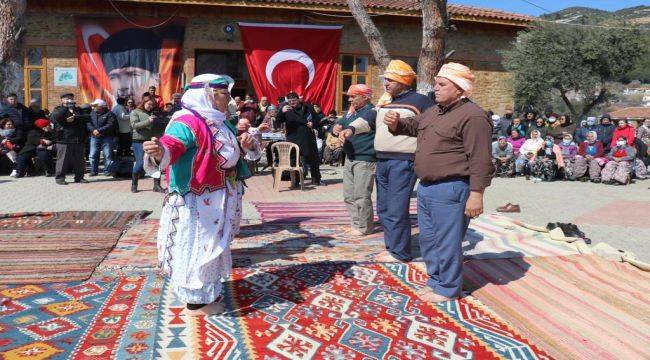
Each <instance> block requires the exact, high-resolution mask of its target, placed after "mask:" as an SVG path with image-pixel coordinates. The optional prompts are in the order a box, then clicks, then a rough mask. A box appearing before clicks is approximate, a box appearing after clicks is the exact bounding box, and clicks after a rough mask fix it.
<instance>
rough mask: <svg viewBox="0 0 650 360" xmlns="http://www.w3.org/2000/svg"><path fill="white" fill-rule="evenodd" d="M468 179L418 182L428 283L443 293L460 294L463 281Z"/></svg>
mask: <svg viewBox="0 0 650 360" xmlns="http://www.w3.org/2000/svg"><path fill="white" fill-rule="evenodd" d="M468 197H469V181H468V180H466V179H456V180H446V181H439V182H434V183H427V182H423V181H420V184H419V185H418V226H419V227H420V235H419V236H418V238H419V240H420V251H421V252H422V259H424V263H425V265H426V267H427V275H429V280H428V281H427V286H429V287H430V288H432V289H433V291H434V292H435V293H436V294H438V295H442V296H446V297H448V298H453V297H457V296H460V292H461V287H462V285H463V249H462V247H463V246H462V242H463V239H464V238H465V233H467V227H468V226H469V218H468V217H467V216H466V215H465V206H466V204H467V198H468Z"/></svg>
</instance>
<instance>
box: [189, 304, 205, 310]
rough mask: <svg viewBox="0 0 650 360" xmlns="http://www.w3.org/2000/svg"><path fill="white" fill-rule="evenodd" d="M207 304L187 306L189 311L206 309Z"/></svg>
mask: <svg viewBox="0 0 650 360" xmlns="http://www.w3.org/2000/svg"><path fill="white" fill-rule="evenodd" d="M205 305H207V304H187V305H185V306H186V307H187V310H198V309H200V308H202V307H204V306H205Z"/></svg>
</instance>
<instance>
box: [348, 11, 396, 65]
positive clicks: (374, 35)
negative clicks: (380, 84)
mask: <svg viewBox="0 0 650 360" xmlns="http://www.w3.org/2000/svg"><path fill="white" fill-rule="evenodd" d="M348 6H349V7H350V12H352V16H354V19H355V20H356V21H357V24H359V29H361V32H362V33H363V36H365V38H366V41H368V45H370V50H371V51H372V55H373V57H374V58H375V61H376V62H377V65H379V67H380V68H381V71H382V72H383V71H384V70H385V69H386V67H387V66H388V63H389V62H390V55H388V51H387V50H386V45H384V38H383V37H382V36H381V33H380V32H379V29H377V26H375V23H374V22H373V21H372V19H371V18H370V15H368V12H367V11H366V9H365V8H364V7H363V4H362V2H361V0H348Z"/></svg>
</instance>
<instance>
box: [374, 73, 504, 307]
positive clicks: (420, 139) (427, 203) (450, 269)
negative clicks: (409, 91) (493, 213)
mask: <svg viewBox="0 0 650 360" xmlns="http://www.w3.org/2000/svg"><path fill="white" fill-rule="evenodd" d="M473 85H474V75H473V74H472V72H471V71H470V70H469V68H467V67H466V66H464V65H461V64H456V63H449V64H445V65H444V66H443V67H442V68H441V69H440V72H439V73H438V75H437V76H436V84H435V88H434V90H435V94H436V101H437V102H438V104H437V106H434V107H432V108H430V109H429V110H427V111H426V112H424V113H423V114H422V115H420V116H416V117H409V118H401V119H400V115H399V113H397V112H389V113H388V114H386V116H385V117H384V123H385V124H386V125H387V126H388V128H389V130H390V132H391V133H392V134H394V135H409V136H416V137H417V149H416V151H415V174H416V175H417V177H418V178H419V179H420V184H419V186H418V224H419V226H420V236H419V240H420V250H421V252H422V257H423V259H424V262H425V264H426V267H427V274H428V275H429V280H428V281H427V285H428V286H426V287H424V288H422V289H421V290H420V291H419V292H418V295H419V296H420V297H421V298H422V299H423V300H425V301H430V302H441V301H447V300H451V299H454V298H457V297H458V296H459V295H460V291H461V287H462V282H463V271H462V266H463V251H462V244H461V243H462V241H463V238H464V237H465V233H466V232H467V227H468V226H469V220H470V219H471V218H475V217H477V216H479V215H480V214H481V213H482V212H483V192H484V190H485V188H486V187H488V186H489V185H490V182H491V180H492V176H493V175H494V167H493V166H492V159H491V156H490V153H491V140H492V122H491V121H490V119H489V118H488V117H487V114H486V112H485V111H484V110H483V109H481V108H480V107H479V106H478V105H476V104H474V103H473V102H471V101H470V100H469V99H468V98H467V96H469V94H470V93H471V91H472V88H473Z"/></svg>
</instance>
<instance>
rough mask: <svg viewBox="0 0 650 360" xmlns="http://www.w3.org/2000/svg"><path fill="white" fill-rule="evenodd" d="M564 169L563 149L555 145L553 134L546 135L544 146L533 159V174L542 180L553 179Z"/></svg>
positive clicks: (531, 166) (531, 169) (531, 167)
mask: <svg viewBox="0 0 650 360" xmlns="http://www.w3.org/2000/svg"><path fill="white" fill-rule="evenodd" d="M561 169H562V170H563V169H564V159H563V158H562V150H560V147H559V146H557V145H555V143H554V142H553V137H552V136H551V135H548V136H546V141H544V146H543V147H542V148H541V149H540V150H539V151H538V152H537V156H536V157H535V160H534V161H531V164H530V171H531V175H532V176H533V177H535V178H537V179H540V180H542V181H553V180H555V176H556V174H557V172H558V171H561Z"/></svg>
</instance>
